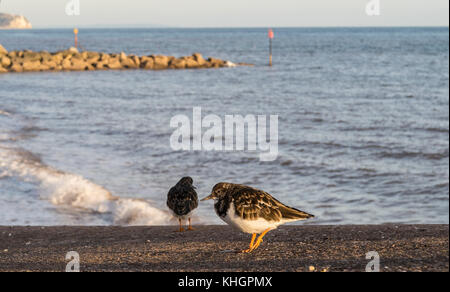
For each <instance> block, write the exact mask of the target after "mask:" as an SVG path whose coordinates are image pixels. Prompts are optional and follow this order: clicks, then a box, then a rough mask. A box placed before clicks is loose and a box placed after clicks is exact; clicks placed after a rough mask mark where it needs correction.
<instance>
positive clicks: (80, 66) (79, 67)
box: [71, 58, 89, 71]
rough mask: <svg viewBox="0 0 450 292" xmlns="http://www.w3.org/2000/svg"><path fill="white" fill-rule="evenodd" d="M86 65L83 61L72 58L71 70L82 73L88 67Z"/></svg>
mask: <svg viewBox="0 0 450 292" xmlns="http://www.w3.org/2000/svg"><path fill="white" fill-rule="evenodd" d="M88 65H89V64H88V63H86V62H85V61H84V60H83V59H80V58H75V59H74V58H72V66H71V70H74V71H83V70H86V68H87V67H88Z"/></svg>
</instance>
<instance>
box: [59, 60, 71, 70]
mask: <svg viewBox="0 0 450 292" xmlns="http://www.w3.org/2000/svg"><path fill="white" fill-rule="evenodd" d="M61 65H62V69H63V70H70V69H71V68H72V62H71V61H70V59H68V58H65V59H64V60H63V61H62V64H61Z"/></svg>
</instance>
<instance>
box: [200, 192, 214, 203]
mask: <svg viewBox="0 0 450 292" xmlns="http://www.w3.org/2000/svg"><path fill="white" fill-rule="evenodd" d="M211 199H214V196H213V195H212V194H211V195H209V196H207V197H206V198H203V199H201V201H202V202H203V201H208V200H211Z"/></svg>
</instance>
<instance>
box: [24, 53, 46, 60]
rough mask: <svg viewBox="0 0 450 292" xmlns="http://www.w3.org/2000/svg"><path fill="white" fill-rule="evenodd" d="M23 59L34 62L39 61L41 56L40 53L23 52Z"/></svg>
mask: <svg viewBox="0 0 450 292" xmlns="http://www.w3.org/2000/svg"><path fill="white" fill-rule="evenodd" d="M23 59H24V62H35V61H41V59H42V56H41V54H40V53H37V52H24V53H23Z"/></svg>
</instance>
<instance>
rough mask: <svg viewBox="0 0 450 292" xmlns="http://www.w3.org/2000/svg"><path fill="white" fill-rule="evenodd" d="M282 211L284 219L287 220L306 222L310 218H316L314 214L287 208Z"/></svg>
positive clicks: (282, 208) (281, 209) (284, 207)
mask: <svg viewBox="0 0 450 292" xmlns="http://www.w3.org/2000/svg"><path fill="white" fill-rule="evenodd" d="M280 211H281V215H282V216H283V219H287V220H306V219H309V218H314V215H312V214H308V213H306V212H303V211H300V210H297V209H295V208H291V207H287V206H283V207H281V208H280Z"/></svg>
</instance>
